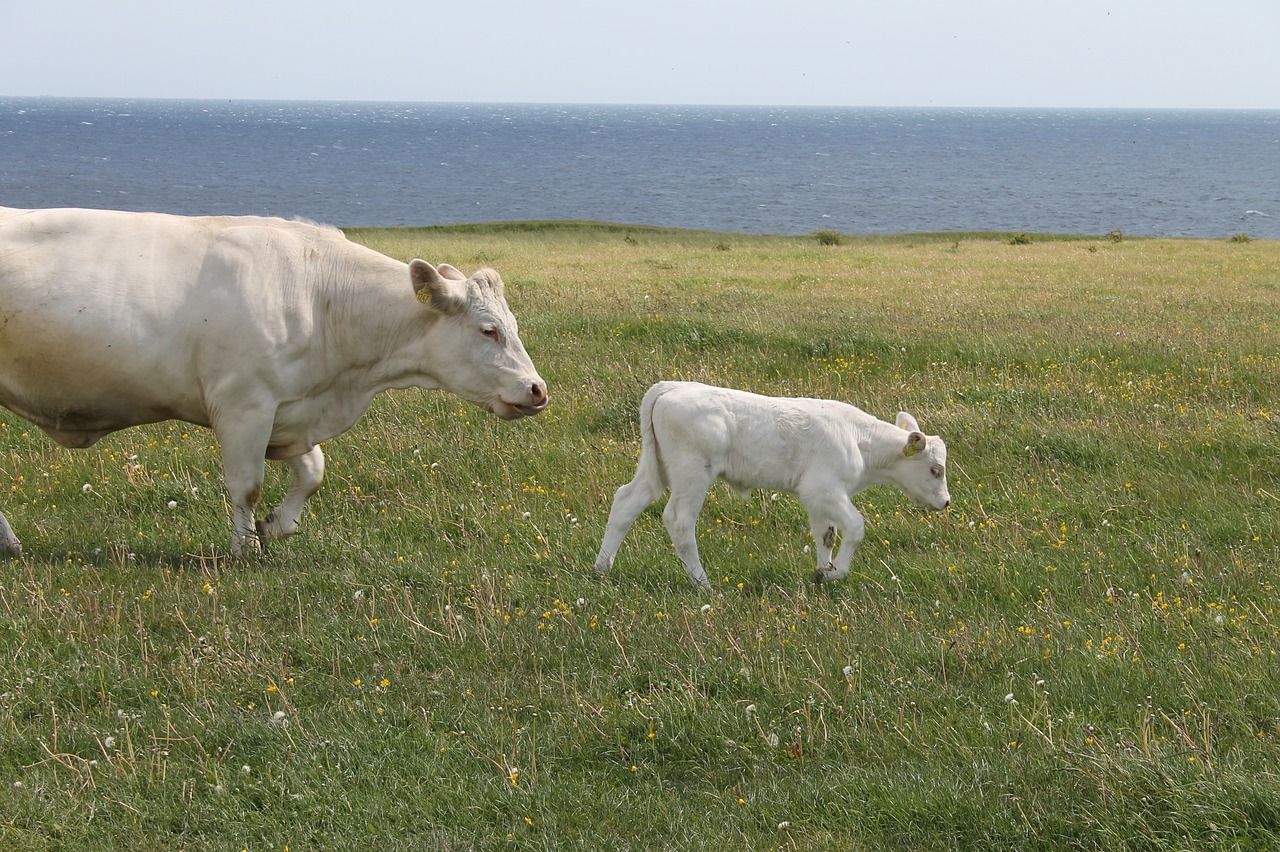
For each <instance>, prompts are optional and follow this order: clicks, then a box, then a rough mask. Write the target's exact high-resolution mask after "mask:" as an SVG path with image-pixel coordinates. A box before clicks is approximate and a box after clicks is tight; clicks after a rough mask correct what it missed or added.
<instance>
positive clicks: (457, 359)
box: [409, 260, 547, 420]
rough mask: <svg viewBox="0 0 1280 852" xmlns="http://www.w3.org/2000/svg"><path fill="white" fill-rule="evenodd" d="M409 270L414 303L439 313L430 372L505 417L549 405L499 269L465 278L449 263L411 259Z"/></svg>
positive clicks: (524, 414)
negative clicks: (424, 304) (416, 301)
mask: <svg viewBox="0 0 1280 852" xmlns="http://www.w3.org/2000/svg"><path fill="white" fill-rule="evenodd" d="M409 274H410V277H411V278H412V280H413V288H414V290H415V291H416V292H417V294H418V301H420V302H425V303H426V304H427V305H428V306H429V309H430V310H432V311H434V312H435V313H436V314H437V317H438V321H437V322H436V323H435V324H434V325H433V326H432V329H431V332H430V337H431V350H432V353H433V355H434V357H433V358H432V361H433V362H434V363H432V364H431V365H430V372H431V374H432V375H433V376H434V377H435V378H436V379H437V380H438V381H439V382H440V384H441V386H443V387H444V388H445V389H446V390H449V391H451V392H453V393H456V394H457V395H458V396H460V397H462V398H463V399H466V400H468V401H470V402H473V403H475V404H476V405H478V406H480V407H481V408H484V409H486V410H488V411H491V412H493V413H494V414H496V415H498V416H499V417H501V418H503V419H506V420H514V419H516V418H519V417H527V416H530V415H533V414H537V413H538V412H540V411H542V410H543V409H544V408H546V407H547V383H546V382H545V381H543V380H542V377H541V376H539V375H538V371H537V370H536V369H535V368H534V366H533V362H532V361H530V360H529V355H528V353H527V352H525V351H524V344H523V343H521V342H520V335H519V334H518V333H517V330H516V318H515V317H514V316H512V314H511V309H510V308H508V307H507V300H506V299H505V298H503V294H502V290H503V288H502V278H501V277H499V276H498V273H497V272H495V271H493V270H492V269H481V270H479V271H477V272H476V273H475V274H474V275H472V276H471V277H470V278H468V277H467V276H465V275H463V274H462V273H461V272H459V271H458V270H457V269H455V268H453V267H452V266H450V265H449V264H447V263H442V264H440V265H439V266H438V267H437V266H432V265H431V264H429V263H427V262H426V261H424V260H414V261H413V262H412V263H410V264H409Z"/></svg>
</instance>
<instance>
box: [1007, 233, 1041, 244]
mask: <svg viewBox="0 0 1280 852" xmlns="http://www.w3.org/2000/svg"><path fill="white" fill-rule="evenodd" d="M1033 242H1035V240H1033V239H1032V238H1031V235H1030V234H1014V235H1013V236H1012V237H1010V238H1009V245H1011V246H1029V245H1031V244H1032V243H1033Z"/></svg>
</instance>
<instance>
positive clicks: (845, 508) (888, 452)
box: [595, 382, 951, 587]
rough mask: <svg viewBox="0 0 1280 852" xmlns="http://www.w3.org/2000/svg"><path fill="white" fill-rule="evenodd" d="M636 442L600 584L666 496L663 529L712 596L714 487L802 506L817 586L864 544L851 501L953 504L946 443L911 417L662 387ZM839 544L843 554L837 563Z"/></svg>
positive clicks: (654, 392)
mask: <svg viewBox="0 0 1280 852" xmlns="http://www.w3.org/2000/svg"><path fill="white" fill-rule="evenodd" d="M640 442H641V446H640V462H639V465H638V468H637V470H636V475H635V478H634V479H632V480H631V481H630V482H628V483H627V484H626V485H624V486H622V487H621V488H619V489H618V493H617V494H616V495H615V496H614V498H613V508H612V509H610V511H609V523H608V525H607V526H606V528H605V533H604V542H603V543H602V544H601V545H600V553H599V555H598V556H596V566H595V568H596V572H597V573H598V574H601V575H603V574H605V573H607V572H608V571H609V568H610V567H612V565H613V557H614V555H615V554H616V553H617V552H618V546H619V545H620V544H621V543H622V539H623V538H624V537H625V536H626V534H627V530H629V529H630V528H631V525H632V523H634V522H635V519H636V518H637V517H639V515H640V513H641V512H643V511H644V510H645V508H646V507H648V506H649V505H650V504H651V503H653V502H654V501H655V500H657V499H658V498H659V497H660V496H661V495H662V492H663V491H664V490H665V489H667V488H670V489H671V497H670V499H668V501H667V507H666V509H665V510H664V511H663V513H662V520H663V522H664V523H665V524H666V527H667V532H668V533H669V534H670V535H671V541H672V543H674V544H675V547H676V553H677V555H679V557H680V560H681V561H682V562H683V563H684V569H685V572H686V573H688V575H689V579H690V580H692V581H693V582H694V583H695V584H697V585H699V586H702V587H707V586H708V585H709V584H708V582H707V574H706V572H705V571H704V570H703V568H702V562H701V561H700V560H699V558H698V541H697V532H696V524H697V520H698V514H699V512H701V511H702V503H703V500H705V499H706V496H707V491H708V490H709V489H710V488H711V486H712V484H713V483H714V482H715V480H716V478H717V477H718V478H720V479H723V480H725V481H726V482H727V483H729V485H730V487H731V488H733V489H734V490H735V491H737V492H738V493H739V494H740V495H744V496H745V495H746V494H748V493H749V492H750V491H751V490H752V489H754V488H767V489H773V490H777V491H785V492H787V493H790V494H794V495H795V496H796V497H798V498H799V499H800V502H801V503H803V504H804V507H805V509H806V510H808V512H809V529H810V532H811V533H812V534H813V540H814V542H815V543H816V546H817V551H818V568H817V571H816V572H815V573H814V580H815V581H817V582H822V581H824V580H839V579H842V578H843V577H845V576H847V575H848V573H849V563H850V561H851V560H852V559H853V552H854V550H855V549H856V548H857V546H858V544H859V543H860V542H861V541H862V538H863V534H864V524H863V520H862V515H861V514H860V513H859V512H858V510H857V509H856V508H854V506H853V503H851V502H850V500H849V498H850V497H851V496H853V495H854V494H857V493H858V492H860V491H862V490H863V489H865V488H867V487H869V486H872V485H882V484H883V485H895V486H897V487H898V488H900V489H901V490H902V491H903V492H904V493H906V495H907V496H908V497H910V498H911V499H912V500H915V501H916V502H917V503H920V504H922V505H926V506H929V507H931V508H933V509H936V510H937V511H943V510H944V509H946V508H947V506H949V505H950V503H951V495H950V494H949V493H948V491H947V447H946V445H945V444H944V443H943V442H942V439H941V438H938V437H934V436H926V435H924V434H922V433H921V432H920V427H919V426H918V425H916V421H915V419H914V418H913V417H912V416H911V415H910V414H907V413H906V412H905V411H904V412H901V413H899V414H898V423H897V425H896V426H895V425H894V424H892V423H886V422H884V421H883V420H877V419H876V418H874V417H872V416H871V415H870V414H867V413H866V412H864V411H861V410H859V409H857V408H854V407H853V406H852V405H847V404H845V403H843V402H835V401H832V400H826V399H786V398H781V399H780V398H777V397H769V396H760V395H759V394H754V393H747V392H745V391H739V390H729V389H727V388H717V387H711V386H709V385H704V384H699V383H697V382H659V383H657V384H656V385H654V386H653V387H651V388H649V390H648V392H647V393H645V395H644V399H643V401H642V402H641V403H640ZM837 535H839V537H840V550H839V552H838V553H837V554H836V558H835V561H834V562H833V561H832V560H831V550H832V548H833V547H834V546H835V542H836V537H837Z"/></svg>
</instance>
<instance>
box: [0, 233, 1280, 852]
mask: <svg viewBox="0 0 1280 852" xmlns="http://www.w3.org/2000/svg"><path fill="white" fill-rule="evenodd" d="M1010 236H1012V235H1008V236H999V235H982V234H974V235H925V236H914V237H900V238H893V239H854V238H846V239H845V240H844V242H843V243H842V244H840V245H821V244H820V243H819V241H818V240H817V239H815V238H813V237H808V238H770V237H746V236H739V235H725V234H704V233H691V232H674V231H662V230H653V229H644V228H624V227H620V226H619V227H615V226H599V225H587V224H581V225H571V224H564V225H550V224H512V225H486V226H476V227H454V228H438V229H424V230H393V231H357V232H353V233H352V237H353V239H356V240H358V241H360V242H364V243H367V244H369V245H371V246H373V247H375V248H377V249H379V250H381V251H384V252H386V253H388V254H390V255H393V256H396V257H399V258H401V259H406V260H407V259H409V258H411V257H414V256H421V257H423V258H425V259H427V260H430V261H433V262H441V261H448V262H450V263H453V264H454V265H456V266H458V267H460V268H463V269H464V271H467V272H470V271H472V269H474V268H475V267H476V266H479V265H491V266H494V267H495V268H497V269H498V270H499V271H500V272H501V273H502V274H503V276H504V278H505V279H506V281H507V285H508V298H509V301H510V302H511V304H512V307H513V309H514V310H515V312H516V314H517V316H518V317H519V318H520V321H521V335H522V337H523V339H524V342H525V344H526V346H527V347H528V349H529V351H530V354H531V355H532V357H533V359H534V362H535V363H536V364H537V365H538V367H539V370H540V371H541V373H542V374H543V376H545V377H546V379H547V380H548V382H549V383H550V388H551V400H552V402H551V408H550V409H549V410H548V411H547V412H546V413H544V414H543V415H541V416H539V417H537V418H533V419H528V420H525V421H521V422H517V423H504V422H500V421H498V420H497V419H496V418H493V417H491V416H489V415H487V414H485V413H483V412H481V411H479V410H477V409H475V408H473V407H471V406H469V405H467V404H465V403H462V402H460V401H459V400H458V399H457V398H454V397H451V396H449V395H447V394H444V393H426V392H418V391H405V392H398V393H393V394H387V395H384V396H382V397H380V398H379V399H378V401H377V402H376V403H375V405H374V407H373V408H372V409H371V410H370V412H369V413H368V415H367V416H366V417H365V419H364V420H363V421H361V423H360V424H359V425H358V426H357V427H356V429H354V430H352V431H351V432H349V433H348V434H346V435H344V436H341V437H339V438H337V439H335V440H333V441H331V442H329V443H328V444H326V453H327V456H328V473H327V478H326V484H325V487H324V488H323V489H322V491H321V492H320V494H318V495H317V496H316V498H315V499H314V500H313V502H312V503H311V505H310V516H309V517H308V518H307V525H306V532H305V533H304V534H303V535H301V536H298V537H296V538H293V539H290V540H288V541H286V542H284V543H281V544H278V545H277V546H275V547H274V548H273V549H272V550H271V551H270V552H269V553H268V554H267V555H266V556H265V557H264V558H262V559H261V560H258V561H249V562H243V563H229V562H228V561H227V560H226V555H227V550H228V543H229V539H230V523H229V508H228V505H227V501H226V499H225V497H224V494H223V491H222V485H221V472H220V462H219V457H218V451H217V447H216V445H215V442H214V440H213V437H212V435H211V434H210V433H209V432H207V431H205V430H202V429H198V428H195V427H189V426H186V425H184V424H178V423H172V424H162V425H159V426H156V427H151V428H146V429H138V430H133V431H129V432H125V433H120V434H118V435H115V436H111V437H110V438H108V439H106V440H104V441H103V442H101V443H100V444H99V445H97V446H95V447H93V448H91V449H89V450H82V451H76V452H71V451H65V450H62V449H59V448H57V447H56V446H55V445H54V444H53V443H52V442H51V441H49V440H48V439H46V438H45V437H44V436H43V435H42V434H40V433H39V431H38V430H36V429H35V428H34V427H30V426H29V425H28V424H26V423H25V422H23V421H21V420H18V419H17V418H14V417H12V416H10V415H8V414H3V415H2V416H0V495H2V496H3V502H0V510H2V511H4V512H5V513H6V514H7V515H8V516H9V518H10V520H11V521H12V522H13V525H14V528H15V530H16V531H17V532H18V534H19V535H20V536H21V537H22V539H23V543H24V546H25V553H24V555H23V557H22V558H21V559H18V560H8V561H4V562H0V850H5V852H7V850H9V849H15V850H16V849H129V850H137V852H141V850H152V849H182V848H191V849H205V848H208V849H248V850H265V849H274V850H283V849H286V848H287V849H291V850H303V849H351V848H370V849H472V848H479V849H488V848H505V847H507V846H510V847H511V848H518V849H560V848H567V849H572V848H581V849H646V850H648V849H770V848H779V849H830V850H848V849H947V848H960V849H975V848H980V849H1045V848H1064V849H1264V848H1276V847H1277V846H1280V658H1278V657H1277V652H1278V651H1280V591H1278V590H1277V585H1276V579H1277V578H1276V576H1275V575H1276V569H1277V565H1278V564H1280V545H1278V542H1280V466H1278V464H1277V456H1278V454H1280V346H1278V345H1277V343H1278V341H1280V243H1275V242H1269V241H1245V240H1237V241H1229V240H1225V239H1224V240H1218V241H1200V240H1134V239H1128V238H1122V237H1119V236H1118V235H1117V236H1115V237H1113V238H1110V239H1108V238H1101V237H1094V238H1086V237H1080V238H1071V239H1051V238H1048V237H1038V236H1033V237H1032V238H1031V240H1030V242H1027V241H1026V240H1017V241H1014V240H1011V239H1010V238H1009V237H1010ZM668 378H688V379H697V380H701V381H706V382H710V383H714V384H722V385H728V386H733V387H739V388H745V389H749V390H754V391H759V392H763V393H770V394H779V395H807V396H827V397H834V398H839V399H844V400H847V401H849V402H852V403H854V404H856V405H858V406H860V407H862V408H864V409H866V410H868V411H870V412H871V413H873V414H876V415H878V416H881V417H884V418H887V419H892V417H893V415H894V413H896V412H897V411H898V410H899V409H900V408H904V409H906V410H908V411H911V412H912V413H913V414H915V415H916V416H917V418H918V419H919V421H920V423H921V425H922V427H923V428H924V429H925V431H927V432H930V433H937V434H941V435H943V436H944V437H945V438H946V439H947V443H948V447H949V450H950V453H949V456H950V458H949V462H950V466H949V470H950V485H951V495H952V501H953V502H952V507H951V511H950V512H949V513H948V514H946V515H935V514H928V513H925V512H923V511H921V510H919V509H917V508H915V507H914V506H912V505H911V504H909V503H908V502H907V501H906V500H905V498H903V497H902V496H901V495H900V494H898V493H897V492H895V491H890V490H887V489H882V490H872V491H869V492H867V493H866V494H864V495H862V496H861V497H860V498H859V500H858V504H859V507H860V508H861V509H862V511H863V512H864V514H865V515H866V518H867V527H868V529H867V539H866V541H865V543H864V544H863V546H862V548H861V549H860V550H859V552H858V554H857V555H856V556H855V558H854V571H853V574H852V575H851V576H850V578H849V579H848V580H847V581H844V582H842V583H838V584H830V585H825V586H822V587H817V586H815V585H813V584H812V582H810V580H809V579H808V578H809V577H810V576H811V574H812V569H813V565H812V562H811V557H810V555H809V554H808V553H807V552H806V548H807V546H808V544H809V542H808V537H807V532H806V530H807V525H806V523H805V519H804V515H803V512H802V511H801V509H800V507H799V505H798V504H797V503H796V502H795V501H794V500H793V499H791V498H789V497H786V496H783V497H781V498H777V499H775V495H773V494H769V493H759V494H757V495H755V496H754V497H753V498H752V499H749V500H739V499H737V498H736V497H734V496H733V495H732V494H731V492H729V491H728V490H727V489H724V488H718V489H717V490H715V491H713V492H712V494H711V497H710V498H709V500H708V503H707V506H706V509H705V510H704V512H703V515H702V525H701V539H700V546H701V549H702V556H703V561H704V563H705V564H706V565H707V569H708V573H709V574H710V575H711V577H712V578H713V581H714V583H715V585H716V586H717V587H718V588H717V591H716V592H715V593H714V594H711V595H706V594H702V593H699V592H697V591H695V590H694V589H693V588H692V587H691V586H690V585H689V583H688V581H687V580H686V578H685V576H684V572H683V571H682V570H681V568H680V565H679V563H678V561H677V559H676V557H675V555H674V552H673V550H672V548H671V546H670V544H669V542H668V541H667V539H666V535H665V532H664V531H663V529H662V524H661V518H660V508H661V503H660V504H658V505H657V506H655V507H654V508H652V509H650V510H649V511H648V512H646V513H645V514H644V515H643V516H641V518H640V520H639V521H638V522H637V524H636V526H635V528H634V529H633V530H632V532H631V534H630V536H629V537H628V538H627V540H626V541H625V542H624V543H623V546H622V549H621V551H620V553H619V555H618V561H617V563H616V566H615V568H614V571H613V573H612V574H611V575H610V576H609V577H608V578H607V579H605V580H599V579H596V578H594V577H593V576H592V573H591V565H592V562H593V559H594V555H595V551H596V548H597V547H598V545H599V537H600V534H601V532H602V531H603V528H604V521H605V516H606V514H607V512H608V508H609V503H610V500H611V499H612V496H613V492H614V490H615V489H616V488H617V487H618V486H619V485H620V484H622V483H623V482H625V481H626V480H628V479H629V478H630V477H631V475H632V473H633V471H634V465H635V460H636V457H637V454H638V451H639V442H638V436H637V429H636V408H637V405H638V402H639V399H640V396H641V394H642V393H643V392H644V390H645V388H647V387H648V385H649V384H650V383H652V382H654V381H656V380H658V379H668ZM281 490H282V480H281V478H280V475H279V472H278V471H274V472H272V473H271V475H270V476H269V479H268V496H267V499H268V501H273V500H275V499H278V498H279V495H280V492H281Z"/></svg>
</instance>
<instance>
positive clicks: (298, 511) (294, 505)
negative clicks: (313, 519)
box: [257, 446, 324, 547]
mask: <svg viewBox="0 0 1280 852" xmlns="http://www.w3.org/2000/svg"><path fill="white" fill-rule="evenodd" d="M284 463H285V464H287V465H288V466H289V491H288V493H286V494H285V495H284V500H283V501H282V502H281V503H280V505H279V506H278V507H277V508H276V509H275V510H274V511H273V512H272V513H271V514H269V515H267V516H266V517H265V518H263V519H262V520H260V521H258V523H257V532H258V538H259V540H260V541H261V543H262V545H263V546H264V547H265V546H266V545H267V543H268V542H269V541H270V540H271V539H273V538H284V537H285V536H288V535H294V534H295V533H297V532H298V526H299V523H300V522H301V520H302V510H303V508H304V507H305V506H306V503H307V500H308V499H309V498H310V497H311V495H312V494H315V493H316V492H317V491H319V490H320V481H321V480H322V479H324V453H323V452H321V451H320V447H319V446H315V447H312V448H311V449H310V450H308V451H307V452H305V453H303V454H302V455H300V456H293V457H292V458H287V459H284Z"/></svg>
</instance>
